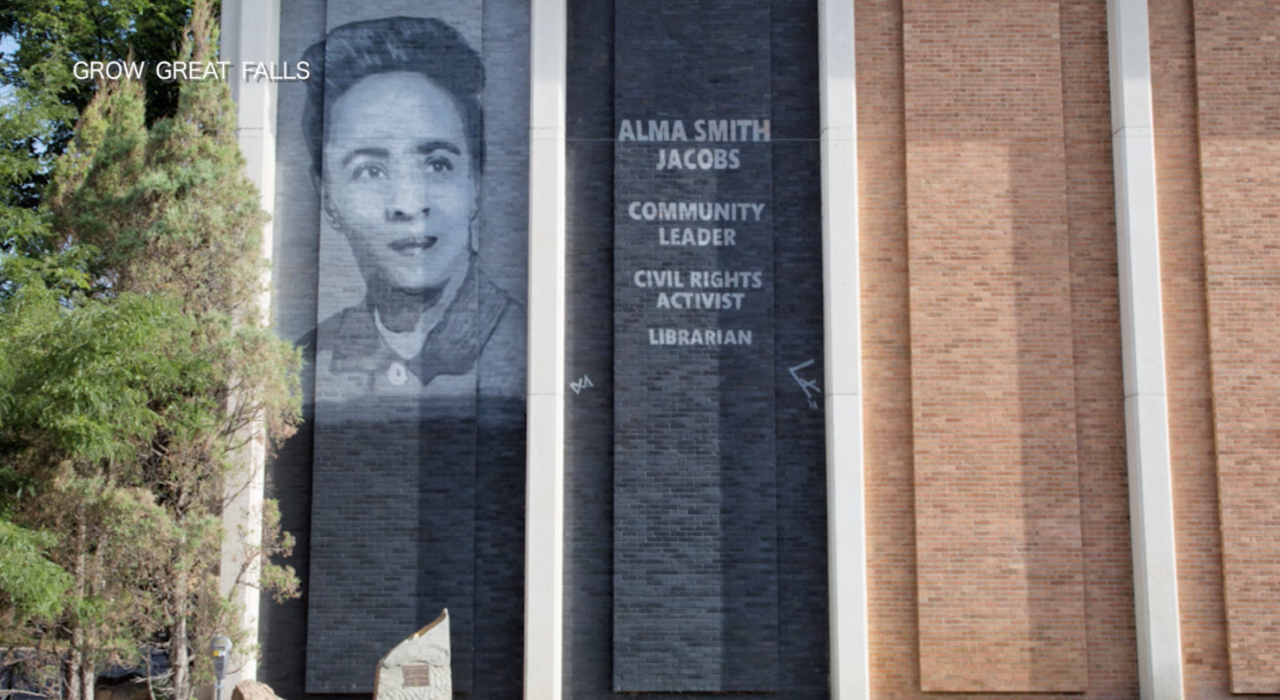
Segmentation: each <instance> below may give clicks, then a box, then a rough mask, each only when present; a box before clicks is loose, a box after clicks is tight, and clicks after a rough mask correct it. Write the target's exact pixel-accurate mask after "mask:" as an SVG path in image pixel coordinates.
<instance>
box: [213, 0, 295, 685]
mask: <svg viewBox="0 0 1280 700" xmlns="http://www.w3.org/2000/svg"><path fill="white" fill-rule="evenodd" d="M279 56H280V2H279V0H223V3H222V55H221V60H223V61H230V62H231V66H230V67H229V68H228V70H227V80H228V81H229V82H230V84H231V95H232V97H233V98H235V100H236V114H237V118H238V122H237V129H236V136H237V138H238V139H239V141H240V151H241V152H242V153H243V154H244V157H245V161H246V163H245V174H246V175H248V176H249V179H250V180H252V181H253V184H254V185H256V186H257V187H258V193H259V196H260V198H261V206H262V208H263V209H264V210H266V211H267V213H271V211H272V209H273V205H274V203H275V199H276V167H275V163H276V89H275V83H272V82H268V81H263V82H253V83H246V82H243V81H242V80H241V79H240V74H239V69H240V66H242V65H243V64H244V63H246V62H248V61H260V62H276V61H278V60H279ZM271 241H272V228H271V224H270V223H268V224H267V225H266V226H265V227H264V228H263V232H262V250H263V255H264V256H265V257H266V259H267V260H270V259H271V250H272V242H271ZM269 281H270V280H269V279H264V280H263V282H264V289H269V286H268V284H267V283H268V282H269ZM259 308H260V310H261V313H262V317H263V319H264V320H265V319H267V318H269V317H270V309H271V296H270V293H269V292H268V291H264V292H263V295H262V297H261V298H260V299H259ZM245 452H246V454H245V455H244V459H245V460H246V461H247V462H248V463H249V465H250V469H249V470H248V471H247V473H244V474H243V475H242V478H240V479H238V480H234V481H232V482H230V483H228V484H227V486H226V489H227V491H226V493H227V497H228V499H229V504H228V506H227V507H226V509H225V510H224V511H223V527H225V528H226V537H225V539H224V540H223V545H222V581H221V583H222V591H223V594H224V595H232V596H234V600H235V602H236V603H238V604H239V605H240V607H241V609H242V615H241V619H240V625H241V627H242V628H243V629H244V630H245V631H247V632H248V637H249V643H250V644H256V643H257V641H258V611H259V607H258V606H259V596H258V589H257V587H256V585H257V581H258V571H259V570H258V566H257V563H258V562H257V561H256V560H254V561H251V562H250V567H249V570H248V572H247V573H248V575H247V577H246V580H247V581H248V583H249V584H250V585H241V586H238V587H237V586H236V585H235V584H236V577H237V575H239V574H240V572H241V571H242V569H244V563H245V558H246V554H247V553H248V550H252V549H254V548H256V547H258V546H260V545H261V543H262V497H263V474H264V470H265V461H266V453H265V451H264V446H263V445H262V444H260V443H259V441H257V440H253V441H251V442H250V443H249V446H248V447H247V448H246V450H245ZM204 651H205V650H203V649H198V650H197V652H198V653H203V652H204ZM247 651H248V649H237V650H235V651H234V652H233V654H232V657H231V661H232V663H231V667H230V672H229V673H228V674H227V680H226V687H227V689H228V690H227V691H226V692H225V693H224V697H230V689H231V688H234V687H235V684H236V683H238V682H240V681H241V680H256V679H257V674H258V660H257V658H256V657H255V656H253V655H252V654H249V653H245V652H247Z"/></svg>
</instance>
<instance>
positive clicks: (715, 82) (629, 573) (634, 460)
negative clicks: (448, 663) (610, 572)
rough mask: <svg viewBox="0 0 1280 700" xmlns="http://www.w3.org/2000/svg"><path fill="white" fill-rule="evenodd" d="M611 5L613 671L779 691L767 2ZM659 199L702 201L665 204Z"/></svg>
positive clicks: (672, 687) (642, 678)
mask: <svg viewBox="0 0 1280 700" xmlns="http://www.w3.org/2000/svg"><path fill="white" fill-rule="evenodd" d="M615 11H616V17H615V25H616V26H617V27H618V30H617V32H616V34H615V37H616V38H615V44H614V55H615V70H614V75H615V84H614V104H615V113H614V123H615V124H626V125H627V127H628V129H629V130H631V131H634V132H636V134H637V136H638V138H639V139H640V140H630V139H627V138H623V137H621V136H619V137H618V138H619V140H618V141H617V142H615V144H614V172H613V177H614V188H615V191H614V204H615V208H614V216H615V221H614V275H615V276H614V324H615V325H614V357H613V361H614V405H615V413H614V429H613V430H614V433H613V440H614V465H613V467H614V518H613V531H614V532H613V542H614V551H613V561H614V592H613V625H614V627H613V687H614V690H616V691H620V692H634V691H663V692H688V691H711V692H725V691H735V690H737V691H754V692H762V691H774V690H776V689H777V683H778V678H777V658H778V646H777V624H778V610H777V601H778V588H777V561H778V557H777V554H778V553H777V513H776V511H777V489H776V467H775V442H774V401H773V399H774V381H773V380H774V377H773V372H771V371H770V369H771V368H772V366H773V345H774V342H773V341H774V338H773V228H772V215H773V203H772V201H771V199H772V184H773V181H772V175H773V172H772V159H771V155H772V152H771V148H770V144H769V142H768V141H767V140H765V139H767V138H768V137H767V136H765V135H764V133H763V131H761V133H759V134H757V130H756V126H755V124H756V123H757V122H760V123H763V121H764V120H766V119H768V118H769V116H770V115H769V103H770V102H769V98H770V75H769V69H770V49H771V46H770V41H769V4H768V2H767V0H754V1H753V2H748V3H744V2H741V1H740V0H717V1H713V2H700V3H697V4H671V3H666V2H661V1H656V0H655V1H652V2H629V3H626V4H625V5H622V6H617V8H616V10H615ZM717 120H725V121H724V122H722V123H724V124H726V125H727V124H729V123H733V122H736V121H737V120H744V121H745V120H751V121H752V127H751V128H750V129H735V130H734V131H735V132H741V131H749V132H750V135H749V136H747V135H746V134H739V133H734V134H732V135H728V136H726V135H721V136H719V137H712V136H710V132H709V129H708V127H707V126H706V122H712V123H715V122H716V121H717ZM730 120H732V121H730ZM699 124H702V126H703V129H704V131H703V132H699V130H698V126H699ZM660 125H665V126H666V127H667V128H666V129H663V128H662V126H660ZM655 126H656V127H657V129H659V130H662V131H669V132H670V133H668V134H665V135H659V134H653V133H646V131H653V130H654V127H655ZM686 131H687V134H685V133H683V132H686ZM620 132H621V133H625V132H622V130H621V129H620ZM646 136H647V137H648V138H647V139H646V138H645V137H646ZM700 137H702V138H706V139H707V140H704V141H699V140H698V139H699V138H700ZM744 137H746V138H750V139H752V140H751V141H746V140H745V138H744ZM711 139H714V140H711ZM729 139H732V140H729ZM757 139H758V140H757ZM673 157H676V158H677V160H675V163H676V164H679V165H680V167H679V168H678V169H677V168H674V167H672V162H671V160H672V158H673ZM690 164H693V165H697V166H698V168H697V169H695V170H689V169H688V165H690ZM658 203H667V204H671V203H675V204H686V205H694V206H696V207H697V208H699V209H704V210H706V213H704V214H698V213H696V212H691V213H689V214H684V213H679V212H677V214H676V217H672V218H667V219H666V220H663V219H662V218H659V217H657V216H656V215H655V214H654V213H653V211H652V210H654V209H657V208H658ZM717 204H720V205H739V206H738V207H737V208H736V209H735V208H732V207H725V208H726V209H729V211H726V212H723V213H719V214H717V213H716V212H715V206H714V205H717ZM645 206H647V207H649V208H650V214H649V217H648V218H646V217H645V215H644V214H643V209H642V208H641V207H645ZM757 207H759V209H757ZM687 208H689V209H692V208H694V207H687ZM637 217H638V218H637ZM704 231H705V232H706V233H704ZM686 232H687V238H686ZM716 232H719V234H720V237H721V245H715V244H714V241H712V240H710V237H711V236H712V235H714V234H715V233H716ZM729 232H732V235H733V241H732V244H730V241H729V238H728V237H729V235H730V233H729ZM697 236H706V238H705V239H702V240H699V239H698V238H697ZM689 239H692V240H689ZM677 240H678V241H680V242H681V243H682V244H681V245H672V244H671V243H673V242H674V241H677ZM686 241H687V242H688V243H690V244H684V243H685V242H686ZM704 241H705V242H707V243H711V244H709V245H700V244H694V243H695V242H697V243H702V242H704ZM664 243H665V244H664ZM708 271H713V272H714V273H717V274H726V275H728V276H731V277H732V281H731V282H724V284H725V285H726V286H720V284H719V283H714V282H712V283H707V282H706V281H705V279H703V278H705V277H707V276H709V274H710V273H709V272H708ZM661 277H666V278H667V279H666V280H665V281H660V278H661ZM686 295H688V296H686ZM722 295H723V296H722ZM691 299H697V300H703V304H704V305H706V306H710V307H711V308H701V309H699V308H696V307H695V308H692V309H690V308H687V307H688V306H689V304H688V303H686V300H691ZM664 300H668V304H669V307H668V308H663V307H664V304H663V301H664ZM708 300H709V301H710V302H711V303H710V304H707V303H706V302H707V301H708ZM726 302H728V303H726ZM681 307H686V308H681ZM726 307H727V308H726ZM673 330H674V331H675V333H673V332H672V331H673ZM679 333H688V334H690V335H691V336H692V335H693V334H695V333H697V334H698V335H701V334H702V333H708V334H709V335H712V336H713V337H715V339H714V340H708V339H707V338H698V339H697V340H694V341H693V342H694V343H695V344H690V345H675V344H674V343H671V342H670V341H678V340H682V339H680V336H679V335H677V334H679ZM722 333H727V334H730V337H731V338H733V339H734V340H735V341H738V340H740V339H742V338H744V337H747V334H750V336H749V337H750V342H749V344H734V345H728V344H725V345H720V344H719V343H721V342H723V341H721V340H720V339H719V337H718V336H720V335H721V334H722ZM655 334H659V338H658V342H659V343H662V344H655V342H654V340H655V338H654V336H655ZM662 336H666V337H665V338H664V337H662ZM703 343H706V344H703Z"/></svg>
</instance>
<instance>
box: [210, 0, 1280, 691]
mask: <svg viewBox="0 0 1280 700" xmlns="http://www.w3.org/2000/svg"><path fill="white" fill-rule="evenodd" d="M223 27H224V28H223V37H224V39H223V41H224V57H223V58H224V60H230V61H232V62H234V63H237V64H240V65H243V64H246V63H249V62H260V63H262V64H264V65H270V66H271V67H272V69H271V71H270V74H271V75H272V78H271V79H266V80H261V79H249V78H245V79H239V80H236V81H234V82H233V85H234V88H233V90H234V91H235V93H236V97H237V100H238V104H239V109H240V126H241V132H240V133H241V143H242V146H243V148H244V150H245V153H246V157H247V160H248V163H249V170H250V175H251V177H253V178H254V180H255V182H257V183H258V184H259V186H260V188H261V190H262V192H263V201H264V207H265V208H267V209H269V210H270V211H271V212H272V215H273V224H272V225H271V231H270V233H271V235H270V236H269V240H270V241H271V244H270V245H271V251H270V252H271V256H272V259H273V266H274V280H273V292H272V299H271V308H272V310H273V316H274V320H275V324H276V327H277V328H278V329H279V332H280V333H281V334H282V335H283V336H284V337H287V338H289V339H291V340H294V341H295V342H297V343H298V345H299V347H301V348H303V352H304V356H305V358H306V360H307V371H306V373H305V376H304V395H305V404H306V405H305V409H304V413H305V417H306V424H305V425H304V427H303V429H302V430H301V431H300V432H299V433H298V435H297V436H295V437H294V438H293V439H291V440H290V441H289V442H288V443H286V444H285V445H283V446H281V448H280V450H279V451H278V453H277V454H275V455H274V456H273V458H272V459H271V460H270V461H268V462H267V463H266V465H265V469H264V470H262V475H263V476H262V477H261V478H260V479H259V481H258V482H256V483H254V484H251V488H249V489H247V490H246V491H245V494H246V495H245V497H244V499H243V502H242V503H241V505H240V506H239V507H240V508H242V511H241V512H242V513H252V512H254V499H255V498H261V495H262V494H263V493H265V494H266V495H268V496H270V497H274V498H278V499H279V500H280V503H281V510H282V514H283V519H284V526H285V528H286V529H287V530H289V531H290V532H291V533H293V534H294V535H295V536H296V537H297V538H298V543H299V544H298V547H297V550H296V551H295V554H294V555H293V558H292V560H291V561H290V562H289V563H291V564H293V565H294V566H295V567H296V569H297V570H298V573H299V574H300V577H301V578H302V580H303V588H304V595H303V597H302V598H301V599H300V600H296V601H290V602H288V603H285V604H279V605H277V604H268V603H267V602H266V601H263V602H261V603H259V602H258V601H256V599H253V598H252V595H251V594H244V595H245V596H246V597H245V602H246V606H247V607H246V624H248V625H252V626H256V627H257V629H258V634H259V640H260V643H261V652H260V655H259V657H258V659H257V661H256V664H253V663H251V664H250V665H249V666H247V667H246V671H245V673H246V675H250V676H252V675H256V677H257V678H258V679H259V680H262V681H265V682H267V683H269V684H271V685H272V686H273V687H274V688H275V689H276V690H277V691H278V692H279V693H280V694H281V696H282V697H285V698H289V699H290V700H301V699H302V698H303V697H306V696H311V695H322V694H323V695H347V696H352V695H361V694H366V695H367V694H368V693H369V692H370V691H371V690H372V685H373V678H374V666H375V664H376V663H377V660H378V659H379V658H380V657H381V656H382V654H384V653H385V652H386V651H388V650H389V649H390V648H391V647H392V646H394V645H395V644H396V643H398V642H399V641H401V640H402V639H404V638H405V637H407V636H409V635H410V634H412V633H413V632H414V631H415V630H417V629H418V628H420V627H422V626H423V625H425V624H427V623H429V622H431V621H432V620H433V619H435V617H436V615H438V614H439V611H440V609H441V608H448V609H449V611H450V617H451V629H452V635H453V636H452V642H453V663H452V669H453V687H454V691H455V693H458V694H466V695H468V696H470V697H474V698H477V700H479V699H483V698H516V697H527V698H538V699H544V698H545V699H548V700H552V699H558V698H566V699H573V700H603V699H604V698H610V697H615V696H618V697H621V696H631V697H642V698H654V699H657V698H666V697H673V696H674V697H688V698H710V697H712V696H715V697H718V698H743V699H746V698H753V697H760V696H774V697H783V698H788V699H791V698H827V697H832V698H839V699H841V700H850V699H854V698H859V699H860V698H876V699H882V698H924V697H935V696H945V695H949V694H966V695H967V696H974V694H977V695H976V696H977V697H1009V698H1018V697H1024V698H1029V697H1037V698H1040V697H1084V698H1098V699H1102V698H1108V699H1110V698H1135V697H1142V698H1144V699H1159V700H1173V699H1175V698H1179V699H1180V698H1187V699H1188V700H1190V699H1192V698H1196V699H1200V698H1228V697H1234V696H1237V695H1248V696H1253V697H1257V696H1280V634H1277V629H1280V506H1277V503H1280V469H1278V468H1277V456H1278V455H1280V432H1278V430H1277V427H1278V426H1280V412H1278V410H1277V406H1276V402H1277V398H1276V397H1277V396H1280V391H1278V390H1280V337H1273V336H1277V334H1280V330H1277V329H1280V324H1278V323H1277V322H1276V321H1277V319H1276V311H1275V309H1276V308H1277V302H1280V282H1278V280H1277V274H1280V247H1278V246H1277V245H1276V243H1275V241H1276V240H1277V236H1278V235H1280V223H1278V222H1280V166H1277V165H1276V163H1278V162H1280V118H1278V117H1277V115H1280V40H1278V39H1277V37H1278V36H1280V6H1277V5H1276V4H1275V3H1270V2H1259V1H1258V0H1145V1H1144V0H1019V1H1018V2H1002V3H992V2H976V1H974V0H845V1H844V2H834V1H829V0H821V1H818V0H813V1H808V0H806V1H804V2H781V1H779V0H732V1H731V0H702V1H700V2H684V3H678V2H671V1H670V0H633V1H632V2H625V3H624V2H615V1H614V0H590V1H588V0H449V1H448V2H446V1H445V0H416V1H409V0H375V1H372V2H362V3H355V2H338V1H337V0H330V1H328V2H326V1H325V0H270V1H267V2H254V3H249V2H244V1H243V0H237V1H231V0H228V2H225V3H224V8H223ZM304 74H305V75H304ZM246 75H247V74H246ZM233 517H235V516H233ZM238 517H249V516H243V515H242V516H238ZM249 519H251V518H249Z"/></svg>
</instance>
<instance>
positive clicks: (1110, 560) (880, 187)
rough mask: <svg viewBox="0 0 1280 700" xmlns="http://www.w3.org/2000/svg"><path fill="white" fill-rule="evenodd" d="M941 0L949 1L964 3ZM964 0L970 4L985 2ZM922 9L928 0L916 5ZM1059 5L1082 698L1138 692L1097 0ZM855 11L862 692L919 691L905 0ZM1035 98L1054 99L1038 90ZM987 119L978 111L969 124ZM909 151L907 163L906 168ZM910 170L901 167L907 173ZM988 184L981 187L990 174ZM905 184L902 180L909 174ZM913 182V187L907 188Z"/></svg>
mask: <svg viewBox="0 0 1280 700" xmlns="http://www.w3.org/2000/svg"><path fill="white" fill-rule="evenodd" d="M943 5H944V6H948V7H950V6H955V7H959V5H960V3H944V4H943ZM967 5H969V6H970V7H973V8H980V7H983V6H987V5H994V3H967ZM1025 5H1026V3H1023V4H1022V6H1025ZM920 7H921V8H923V9H926V10H927V9H928V7H927V6H925V5H923V4H921V5H920ZM1060 12H1061V20H1060V25H1061V27H1062V29H1061V41H1060V42H1059V48H1057V49H1054V55H1060V68H1057V69H1052V68H1051V70H1056V71H1059V75H1060V78H1058V79H1057V82H1058V85H1059V87H1058V89H1059V90H1060V93H1061V97H1060V98H1059V100H1060V105H1061V106H1060V108H1059V109H1060V116H1059V119H1060V122H1059V126H1058V131H1057V141H1058V144H1059V146H1058V148H1059V149H1060V151H1059V155H1058V156H1057V161H1056V162H1057V167H1058V168H1059V169H1060V170H1061V171H1062V173H1063V174H1062V175H1061V176H1059V193H1058V195H1057V196H1058V197H1059V198H1060V201H1062V202H1063V204H1060V205H1059V206H1058V209H1057V211H1058V212H1060V214H1059V216H1060V217H1061V218H1062V219H1064V220H1065V222H1064V224H1063V223H1060V224H1059V227H1058V229H1057V231H1058V232H1059V235H1062V236H1064V237H1065V240H1066V243H1067V245H1068V247H1069V257H1067V260H1066V263H1065V265H1062V264H1061V258H1059V261H1060V266H1061V269H1062V276H1061V277H1060V279H1059V281H1060V282H1062V283H1063V284H1064V285H1069V287H1061V288H1059V289H1060V290H1062V294H1063V295H1064V296H1066V297H1067V298H1068V299H1069V302H1068V303H1069V308H1067V310H1066V312H1065V313H1066V315H1067V317H1068V318H1069V320H1070V324H1069V326H1068V328H1069V333H1070V337H1069V338H1068V339H1067V341H1066V343H1067V347H1068V357H1069V358H1070V363H1071V364H1070V366H1069V367H1067V368H1066V374H1065V376H1066V377H1067V380H1068V381H1069V382H1071V381H1072V380H1073V383H1072V384H1070V385H1069V386H1070V388H1071V389H1072V390H1073V393H1074V399H1073V400H1074V404H1073V405H1074V411H1073V413H1074V421H1075V428H1074V433H1073V437H1072V438H1071V439H1072V440H1073V441H1074V443H1075V445H1074V449H1075V451H1076V455H1077V458H1076V470H1077V473H1078V479H1079V482H1078V484H1079V485H1078V489H1079V491H1078V493H1079V500H1080V520H1079V527H1080V550H1079V551H1080V553H1081V555H1082V559H1081V561H1082V566H1083V571H1084V580H1083V605H1084V608H1083V617H1084V619H1085V620H1086V622H1085V623H1084V624H1082V625H1080V626H1079V627H1078V628H1077V629H1079V630H1081V631H1083V632H1084V634H1085V637H1084V641H1085V642H1086V643H1087V647H1088V650H1087V651H1088V653H1087V666H1085V667H1084V668H1083V672H1082V675H1083V676H1084V678H1083V683H1084V687H1083V688H1082V689H1084V690H1086V692H1085V694H1084V695H1083V697H1085V698H1134V697H1136V696H1137V673H1136V672H1137V668H1136V666H1137V662H1136V650H1135V647H1134V644H1135V642H1134V633H1133V593H1132V583H1131V571H1132V560H1131V556H1130V550H1129V528H1128V501H1127V498H1128V497H1127V492H1126V485H1125V484H1126V480H1125V457H1124V427H1123V425H1124V424H1123V421H1124V418H1123V402H1122V388H1121V367H1120V354H1119V328H1118V322H1117V318H1118V301H1117V296H1116V294H1117V281H1116V271H1115V252H1116V243H1115V227H1114V216H1113V210H1114V206H1113V202H1114V194H1113V191H1112V183H1111V151H1110V136H1109V117H1108V114H1109V109H1108V94H1107V47H1106V12H1105V3H1104V2H1103V0H1069V1H1065V2H1062V3H1061V8H1060ZM856 15H857V40H858V102H859V135H858V138H859V168H860V170H859V187H860V193H859V195H860V197H859V206H860V212H861V234H862V275H863V277H862V284H863V313H864V327H863V332H864V343H863V362H864V391H865V392H866V411H867V419H866V453H865V454H866V463H867V469H868V472H867V495H868V506H869V507H868V518H869V522H868V528H869V538H870V539H869V543H868V545H869V546H868V552H869V586H870V596H871V605H870V607H871V639H872V648H871V670H872V695H873V697H875V698H877V699H880V698H924V697H928V695H926V694H925V693H923V692H922V689H921V688H922V683H921V675H920V654H919V647H920V639H921V637H922V636H923V635H925V634H927V633H929V629H928V625H929V624H930V623H928V622H926V620H925V619H924V618H923V617H921V616H919V615H918V614H917V590H916V582H917V573H918V569H917V560H916V541H915V538H914V537H913V532H912V527H913V525H914V524H915V521H916V517H917V510H918V508H917V505H918V501H919V496H918V495H917V493H916V489H915V459H914V457H915V450H916V446H915V442H916V440H918V439H919V433H918V432H917V433H915V434H914V435H913V427H914V420H913V414H912V395H913V392H912V374H913V366H912V359H911V324H912V318H911V311H912V308H911V291H912V289H911V275H910V270H909V262H910V263H911V264H915V263H916V260H914V259H911V260H910V261H909V257H910V256H909V252H910V251H911V250H912V247H911V246H910V245H909V241H908V223H907V218H906V209H907V206H908V198H907V183H908V167H907V158H906V154H907V148H908V146H907V129H906V126H907V125H906V114H905V108H906V105H905V96H904V87H905V86H904V81H905V76H904V61H903V8H902V2H901V0H857V4H856ZM913 26H914V27H918V25H913ZM909 31H911V30H909ZM974 46H978V47H981V49H982V50H983V51H991V50H992V42H991V38H990V37H985V38H983V39H982V40H981V41H978V42H977V43H976V44H974ZM1041 60H1042V61H1043V59H1041ZM1015 85H1016V82H1015V83H1009V84H1006V85H1005V86H1004V87H1003V88H1002V87H1001V86H1000V85H992V86H991V87H992V89H993V90H995V98H996V99H1020V98H1019V97H1018V96H1016V95H1013V96H1007V97H1006V96H1002V95H1001V93H1002V92H1003V91H1004V90H1008V89H1010V88H1012V87H1014V86H1015ZM1044 99H1050V100H1051V99H1052V97H1051V96H1048V95H1045V96H1044ZM943 111H945V108H944V109H943ZM937 121H938V122H940V123H941V124H940V126H941V127H942V128H946V127H947V124H946V123H945V122H947V121H950V117H948V116H946V115H945V114H944V115H939V116H938V117H937ZM984 126H989V124H988V125H979V126H978V128H979V129H981V128H983V127H984ZM913 133H919V132H913ZM1048 138H1050V137H1046V139H1045V140H1048ZM916 153H917V154H918V153H920V151H919V150H917V151H916ZM914 155H915V154H913V156H914ZM952 157H954V154H953V153H948V152H947V151H946V149H945V148H944V149H942V150H941V152H940V153H939V154H938V155H937V160H946V159H948V158H952ZM917 162H918V161H917V160H915V159H913V160H912V161H911V163H912V165H913V166H914V165H915V164H916V163H917ZM925 165H926V166H928V163H927V162H925ZM915 175H916V171H915V170H913V171H912V176H913V178H914V176H915ZM986 182H987V184H988V185H989V184H990V182H991V181H990V180H988V181H986ZM915 184H916V183H915V181H914V180H913V181H912V185H913V187H914V186H915ZM976 184H977V185H979V186H980V185H981V184H982V183H976ZM917 192H918V189H913V196H915V195H916V193H917ZM915 201H918V200H913V203H912V206H913V207H914V206H915ZM957 201H960V202H963V201H965V200H963V199H955V200H951V201H949V202H948V203H947V205H946V206H951V207H954V206H956V202H957ZM913 223H914V222H913ZM1064 225H1065V231H1064ZM960 408H961V409H966V408H967V409H972V408H973V406H972V405H966V406H961V407H960ZM913 438H914V439H913ZM1013 503H1014V504H1015V505H1016V504H1018V503H1019V502H1018V501H1016V500H1015V501H1013ZM982 612H986V609H982ZM963 661H964V663H966V664H970V665H971V666H972V667H973V670H974V671H976V672H979V673H989V672H991V668H990V667H987V668H983V667H982V665H981V663H980V661H981V660H980V659H977V658H975V657H973V656H969V657H967V658H965V659H963ZM1084 663H1085V660H1084V659H1083V658H1082V659H1081V664H1084ZM976 697H1000V698H1016V697H1029V698H1030V697H1034V698H1045V697H1055V696H1054V695H1048V696H1046V695H1043V694H1037V695H1031V696H1027V695H1019V694H1013V695H1008V694H1000V695H991V696H987V695H979V696H976ZM1064 697H1082V696H1080V695H1069V696H1064Z"/></svg>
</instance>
